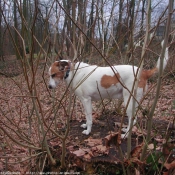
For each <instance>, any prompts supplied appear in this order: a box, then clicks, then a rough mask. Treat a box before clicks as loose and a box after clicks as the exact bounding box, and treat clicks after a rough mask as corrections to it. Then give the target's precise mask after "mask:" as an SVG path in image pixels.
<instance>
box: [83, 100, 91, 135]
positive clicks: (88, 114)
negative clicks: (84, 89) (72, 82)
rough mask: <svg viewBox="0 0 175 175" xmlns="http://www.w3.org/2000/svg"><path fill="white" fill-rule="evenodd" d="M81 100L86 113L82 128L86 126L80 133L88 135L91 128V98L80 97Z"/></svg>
mask: <svg viewBox="0 0 175 175" xmlns="http://www.w3.org/2000/svg"><path fill="white" fill-rule="evenodd" d="M81 102H82V103H83V106H84V111H85V115H86V124H82V125H81V127H82V128H87V129H86V130H84V131H83V132H82V133H83V134H86V135H88V134H89V133H90V132H91V128H92V102H91V98H81Z"/></svg>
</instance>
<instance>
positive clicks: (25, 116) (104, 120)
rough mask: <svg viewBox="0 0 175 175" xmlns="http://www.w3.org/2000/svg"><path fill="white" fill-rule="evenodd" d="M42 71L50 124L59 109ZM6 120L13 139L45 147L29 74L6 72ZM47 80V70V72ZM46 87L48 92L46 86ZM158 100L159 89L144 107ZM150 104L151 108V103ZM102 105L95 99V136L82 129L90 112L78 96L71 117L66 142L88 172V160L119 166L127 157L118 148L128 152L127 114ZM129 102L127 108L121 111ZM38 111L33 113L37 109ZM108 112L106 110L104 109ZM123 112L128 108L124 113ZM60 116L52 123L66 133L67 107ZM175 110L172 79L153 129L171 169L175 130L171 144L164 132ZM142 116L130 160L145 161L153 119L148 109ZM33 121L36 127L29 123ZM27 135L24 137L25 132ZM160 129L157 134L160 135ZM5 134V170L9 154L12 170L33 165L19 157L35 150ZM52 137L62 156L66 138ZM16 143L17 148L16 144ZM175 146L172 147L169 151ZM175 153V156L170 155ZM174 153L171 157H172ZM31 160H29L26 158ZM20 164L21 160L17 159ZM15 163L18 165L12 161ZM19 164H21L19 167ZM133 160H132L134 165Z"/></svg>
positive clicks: (0, 101)
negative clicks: (122, 129)
mask: <svg viewBox="0 0 175 175" xmlns="http://www.w3.org/2000/svg"><path fill="white" fill-rule="evenodd" d="M41 75H42V71H41V70H39V71H38V72H37V74H36V81H37V83H36V84H37V92H38V98H39V101H40V103H41V108H42V111H40V113H41V112H42V113H43V117H44V119H45V120H46V121H47V124H48V126H49V124H51V123H53V119H54V118H55V116H54V109H53V108H54V107H53V99H52V98H51V97H50V94H49V92H48V90H47V87H46V85H45V84H44V81H42V80H41V78H40V77H41ZM0 76H1V77H0V78H1V81H0V88H1V91H0V110H1V112H0V117H1V121H0V124H1V125H2V127H4V128H5V129H6V130H7V131H8V132H9V133H10V134H11V136H12V137H14V138H15V139H16V140H19V141H20V140H21V142H26V143H27V141H28V142H29V143H32V144H33V145H35V146H39V145H40V143H41V139H42V138H41V135H40V132H39V131H38V128H37V125H38V119H37V117H36V114H35V112H34V111H33V106H32V105H31V104H32V98H34V97H31V95H30V92H29V91H28V88H27V84H26V83H25V80H24V77H23V76H22V75H18V76H17V77H14V78H13V79H14V80H15V81H13V80H12V79H11V78H7V77H4V76H2V75H0ZM45 77H46V80H47V73H45ZM65 88H66V87H65V84H64V83H63V84H61V86H59V88H58V89H57V90H56V91H55V96H56V99H55V103H59V100H60V97H61V94H63V92H64V89H65ZM41 89H42V90H41ZM153 98H154V91H152V92H151V93H150V95H149V96H148V97H147V98H146V99H145V100H144V101H143V106H145V107H146V108H148V109H149V108H150V106H151V103H150V101H152V100H153ZM147 104H149V106H147ZM62 105H63V106H67V105H68V100H67V99H66V100H63V104H62ZM99 106H100V105H99V103H98V102H97V103H93V109H94V113H93V121H94V124H93V127H92V133H91V134H90V136H84V135H82V133H81V132H82V128H80V125H81V123H82V122H83V121H84V120H85V115H84V112H83V109H82V104H81V103H80V101H79V100H76V105H75V108H74V111H73V113H72V118H71V120H72V121H71V123H70V125H71V128H70V133H69V137H68V139H67V141H66V147H67V151H68V155H69V154H70V156H71V155H72V156H73V159H72V160H73V162H74V163H72V166H74V167H79V168H81V169H82V170H84V169H85V167H84V164H83V162H89V163H94V164H95V163H96V162H99V163H100V162H107V163H109V162H112V163H113V164H118V163H119V164H120V163H121V161H122V159H121V156H120V153H119V151H118V149H117V147H118V146H120V147H121V148H122V151H123V153H126V144H127V143H126V140H121V136H120V134H119V133H118V129H119V127H120V121H121V114H118V113H116V106H114V105H113V103H108V104H107V105H106V106H105V109H103V107H102V106H100V107H99ZM122 110H123V106H122V107H121V111H122ZM32 111H33V112H32ZM102 111H103V113H102ZM121 113H122V112H121ZM57 114H58V117H57V119H56V122H57V124H56V125H52V127H53V128H54V129H55V130H57V131H58V132H59V133H60V134H62V133H64V130H65V127H66V124H65V120H66V115H65V112H64V107H61V108H60V109H59V111H58V112H57ZM174 114H175V82H174V81H172V82H171V83H169V84H166V82H165V84H163V88H162V89H161V95H160V98H159V101H158V104H157V107H156V111H155V116H154V121H153V132H152V135H153V136H154V137H153V138H152V139H153V141H155V142H156V148H158V150H163V154H164V155H166V156H167V162H166V163H165V165H164V166H165V168H166V169H168V170H169V169H171V168H174V160H173V156H175V151H174V150H173V146H174V141H175V140H174V138H173V137H171V135H173V134H174V130H172V131H171V133H170V137H169V140H168V142H169V143H171V144H172V145H171V146H170V145H166V146H165V139H164V137H161V136H162V133H163V134H166V133H167V132H169V131H168V130H167V126H169V127H170V128H171V126H172V122H173V120H174ZM138 115H139V119H138V123H139V125H140V128H138V127H137V126H134V128H133V135H132V149H133V151H132V152H131V159H130V160H125V162H127V161H130V163H131V162H137V163H138V164H142V163H143V162H140V160H139V155H140V152H141V150H142V147H143V140H142V136H143V135H146V134H147V131H146V127H145V125H144V124H143V123H144V121H146V120H147V116H146V115H144V117H141V116H142V113H141V112H140V113H138ZM29 122H31V125H29ZM126 125H127V118H126V117H125V118H124V125H123V126H126ZM18 132H19V133H20V134H21V135H22V136H23V138H22V139H21V138H20V134H18ZM155 133H156V134H155ZM0 134H1V135H0V136H1V137H0V139H1V145H0V146H1V147H0V170H1V171H3V170H5V167H6V166H5V165H6V163H5V160H6V159H5V158H4V156H3V155H4V154H5V155H6V157H8V159H9V161H8V163H10V164H9V166H8V170H11V171H12V170H16V171H17V170H18V171H22V170H21V169H26V168H29V167H28V165H27V161H24V162H22V163H18V162H20V161H19V159H17V158H15V156H16V155H18V156H20V155H21V156H23V157H25V156H26V157H29V156H30V149H27V148H24V147H22V146H19V145H13V144H14V143H13V142H12V140H11V139H9V138H8V137H7V136H5V134H4V133H3V132H2V133H0ZM46 137H47V141H48V143H49V145H50V146H51V148H52V149H53V152H54V154H55V155H57V156H58V158H60V156H61V152H60V151H58V149H61V147H62V142H61V140H60V139H59V138H54V137H53V135H52V133H50V132H48V133H47V135H46ZM12 145H13V146H12ZM148 148H149V150H154V146H153V143H150V144H149V145H148ZM166 150H171V151H166ZM170 154H171V156H169V155H170ZM168 156H169V157H168ZM24 160H25V159H24ZM15 162H16V163H15ZM11 163H12V164H11ZM14 163H15V165H14ZM130 163H129V162H128V164H130Z"/></svg>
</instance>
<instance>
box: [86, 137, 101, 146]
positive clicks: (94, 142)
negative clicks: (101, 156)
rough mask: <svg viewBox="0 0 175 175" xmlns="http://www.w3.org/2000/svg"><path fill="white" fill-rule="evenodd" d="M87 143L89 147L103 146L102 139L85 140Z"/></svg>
mask: <svg viewBox="0 0 175 175" xmlns="http://www.w3.org/2000/svg"><path fill="white" fill-rule="evenodd" d="M84 141H85V142H87V145H88V146H91V147H93V146H95V145H101V144H102V139H92V138H88V139H86V140H84Z"/></svg>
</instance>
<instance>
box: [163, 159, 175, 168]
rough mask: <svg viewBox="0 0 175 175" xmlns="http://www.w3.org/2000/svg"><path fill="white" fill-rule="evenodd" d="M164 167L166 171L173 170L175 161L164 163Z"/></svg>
mask: <svg viewBox="0 0 175 175" xmlns="http://www.w3.org/2000/svg"><path fill="white" fill-rule="evenodd" d="M164 167H165V168H166V169H167V170H169V169H173V168H174V169H175V160H174V161H173V162H171V163H165V164H164Z"/></svg>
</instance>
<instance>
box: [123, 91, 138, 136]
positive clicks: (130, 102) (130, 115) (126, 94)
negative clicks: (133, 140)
mask: <svg viewBox="0 0 175 175" xmlns="http://www.w3.org/2000/svg"><path fill="white" fill-rule="evenodd" d="M123 97H124V104H125V107H126V106H127V104H128V103H129V104H128V106H127V110H126V113H127V116H128V126H127V128H126V129H125V128H123V129H122V131H124V132H125V134H122V135H121V137H122V138H125V137H126V138H127V137H128V134H129V131H130V130H131V129H132V125H133V124H135V123H136V121H137V117H135V119H134V118H133V117H132V115H133V112H132V110H133V97H131V99H130V101H129V102H128V99H129V97H130V93H129V92H128V91H127V90H124V91H123ZM137 106H138V104H137V102H136V103H135V108H137ZM132 119H134V121H133V123H132V122H131V121H132ZM131 124H132V125H131Z"/></svg>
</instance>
